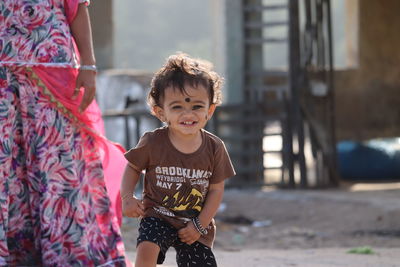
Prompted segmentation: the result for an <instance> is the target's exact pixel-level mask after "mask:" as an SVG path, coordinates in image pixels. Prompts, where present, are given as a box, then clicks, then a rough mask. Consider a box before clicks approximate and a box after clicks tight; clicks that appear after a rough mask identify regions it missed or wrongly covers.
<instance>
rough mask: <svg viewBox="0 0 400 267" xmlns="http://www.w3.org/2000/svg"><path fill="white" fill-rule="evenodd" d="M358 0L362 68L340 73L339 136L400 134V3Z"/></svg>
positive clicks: (345, 137)
mask: <svg viewBox="0 0 400 267" xmlns="http://www.w3.org/2000/svg"><path fill="white" fill-rule="evenodd" d="M357 2H358V7H359V9H358V12H359V13H358V16H359V20H358V23H359V24H358V30H359V32H358V40H359V43H358V67H357V68H355V69H353V70H344V71H336V73H335V90H336V123H337V124H336V127H337V134H338V139H339V140H341V139H359V140H363V139H369V138H374V137H389V136H400V34H399V29H400V16H399V12H400V1H398V0H385V1H376V0H362V1H357ZM333 23H334V22H333ZM350 27H353V26H350ZM355 28H357V27H355Z"/></svg>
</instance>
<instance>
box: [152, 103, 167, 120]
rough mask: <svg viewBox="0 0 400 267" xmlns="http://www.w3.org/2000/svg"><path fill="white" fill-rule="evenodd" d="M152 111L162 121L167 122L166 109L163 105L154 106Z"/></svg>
mask: <svg viewBox="0 0 400 267" xmlns="http://www.w3.org/2000/svg"><path fill="white" fill-rule="evenodd" d="M152 112H153V114H154V115H155V116H156V117H157V118H158V119H159V120H160V121H162V122H165V115H164V110H163V109H162V108H161V107H159V106H154V107H153V108H152Z"/></svg>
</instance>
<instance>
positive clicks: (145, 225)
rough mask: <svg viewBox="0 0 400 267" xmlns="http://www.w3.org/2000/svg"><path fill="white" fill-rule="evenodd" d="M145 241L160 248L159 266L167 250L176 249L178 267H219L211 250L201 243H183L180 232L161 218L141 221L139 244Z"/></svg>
mask: <svg viewBox="0 0 400 267" xmlns="http://www.w3.org/2000/svg"><path fill="white" fill-rule="evenodd" d="M143 241H150V242H153V243H155V244H157V245H158V246H159V247H160V253H159V254H158V259H157V264H162V263H163V262H164V260H165V254H166V253H167V250H168V249H169V248H170V247H174V248H175V250H176V262H177V264H178V267H205V266H207V267H208V266H212V267H216V266H217V262H216V261H215V257H214V254H213V252H212V251H211V248H209V247H207V246H206V245H204V244H202V243H200V242H194V243H193V244H191V245H188V244H186V243H183V242H182V241H181V240H180V239H179V237H178V231H177V230H176V229H175V228H174V227H172V226H171V225H170V224H168V223H167V222H165V221H163V220H161V219H159V218H154V217H147V218H143V219H142V220H141V221H140V227H139V237H138V239H137V244H138V245H139V244H140V242H143Z"/></svg>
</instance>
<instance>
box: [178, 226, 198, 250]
mask: <svg viewBox="0 0 400 267" xmlns="http://www.w3.org/2000/svg"><path fill="white" fill-rule="evenodd" d="M178 236H179V239H180V240H181V241H182V242H183V243H186V244H188V245H191V244H193V243H194V242H196V241H197V240H198V239H199V238H200V233H199V231H197V230H196V228H195V226H194V225H193V222H191V221H190V222H188V223H187V224H186V226H185V227H184V228H181V229H179V230H178Z"/></svg>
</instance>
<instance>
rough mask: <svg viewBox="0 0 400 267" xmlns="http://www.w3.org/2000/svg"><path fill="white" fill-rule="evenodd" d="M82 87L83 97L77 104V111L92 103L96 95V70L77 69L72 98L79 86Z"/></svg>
mask: <svg viewBox="0 0 400 267" xmlns="http://www.w3.org/2000/svg"><path fill="white" fill-rule="evenodd" d="M81 87H83V90H84V91H83V97H82V100H81V103H80V105H79V108H78V111H79V112H83V111H84V110H85V109H86V108H87V107H88V106H89V105H90V103H92V101H93V99H94V97H95V96H96V72H95V71H92V70H79V74H78V77H77V79H76V85H75V91H74V94H73V95H72V98H73V99H75V98H76V97H77V96H78V94H79V92H80V88H81Z"/></svg>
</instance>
